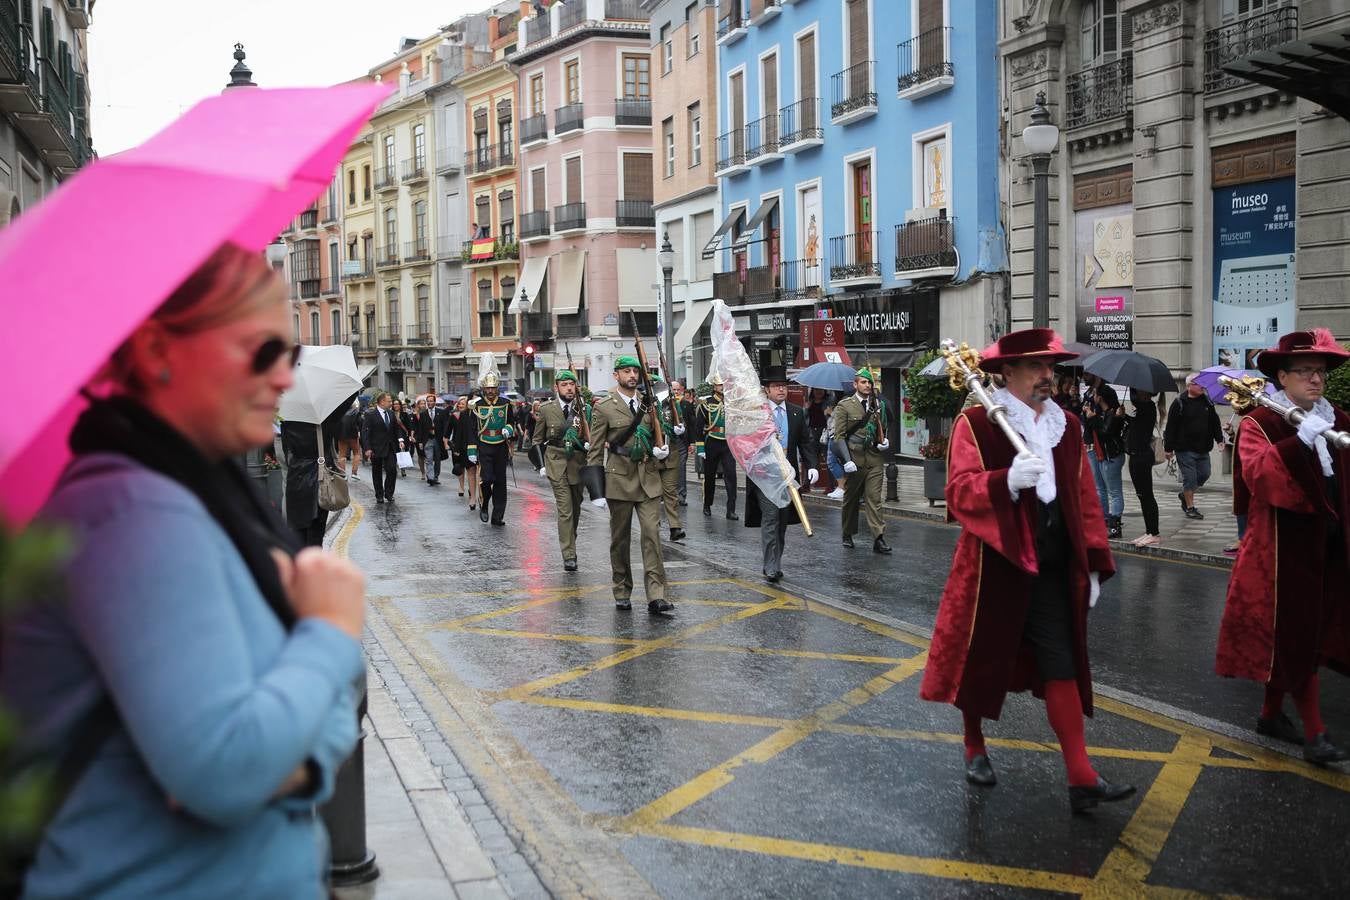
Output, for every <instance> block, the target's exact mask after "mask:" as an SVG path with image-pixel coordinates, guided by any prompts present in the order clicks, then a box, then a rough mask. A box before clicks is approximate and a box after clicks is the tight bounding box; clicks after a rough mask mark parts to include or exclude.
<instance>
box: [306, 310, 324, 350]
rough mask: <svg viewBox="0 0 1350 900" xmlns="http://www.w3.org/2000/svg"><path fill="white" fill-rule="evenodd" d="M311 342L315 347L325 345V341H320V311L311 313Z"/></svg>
mask: <svg viewBox="0 0 1350 900" xmlns="http://www.w3.org/2000/svg"><path fill="white" fill-rule="evenodd" d="M309 342H310V344H312V345H315V346H317V345H319V344H321V343H323V341H321V340H320V334H319V311H318V310H317V309H314V310H310V313H309Z"/></svg>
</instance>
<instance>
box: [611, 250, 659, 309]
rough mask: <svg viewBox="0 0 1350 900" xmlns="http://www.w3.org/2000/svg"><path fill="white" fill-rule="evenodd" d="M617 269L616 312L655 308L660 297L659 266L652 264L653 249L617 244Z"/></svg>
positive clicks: (615, 252)
mask: <svg viewBox="0 0 1350 900" xmlns="http://www.w3.org/2000/svg"><path fill="white" fill-rule="evenodd" d="M614 260H615V263H616V267H617V268H618V270H619V312H628V311H630V310H631V311H632V312H655V311H656V308H657V306H659V305H660V304H659V303H658V302H657V301H658V300H659V298H660V293H659V291H660V288H655V287H653V286H652V285H654V284H660V283H661V279H662V277H664V276H663V275H662V272H661V269H660V268H659V267H658V266H657V265H656V249H655V248H652V249H650V250H637V249H631V248H620V249H618V250H615V251H614Z"/></svg>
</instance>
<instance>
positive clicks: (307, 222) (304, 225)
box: [295, 206, 319, 231]
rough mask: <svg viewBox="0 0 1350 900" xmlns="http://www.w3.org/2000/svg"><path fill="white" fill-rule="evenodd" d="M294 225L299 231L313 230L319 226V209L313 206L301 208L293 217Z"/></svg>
mask: <svg viewBox="0 0 1350 900" xmlns="http://www.w3.org/2000/svg"><path fill="white" fill-rule="evenodd" d="M295 227H296V229H297V230H299V231H314V230H315V229H316V228H318V227H319V210H318V209H317V208H315V207H313V206H311V207H310V208H309V209H305V210H301V211H300V215H298V216H296V217H295Z"/></svg>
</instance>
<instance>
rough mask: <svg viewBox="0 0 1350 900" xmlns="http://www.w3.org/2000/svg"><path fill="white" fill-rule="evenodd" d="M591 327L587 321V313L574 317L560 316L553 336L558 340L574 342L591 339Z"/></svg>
mask: <svg viewBox="0 0 1350 900" xmlns="http://www.w3.org/2000/svg"><path fill="white" fill-rule="evenodd" d="M590 335H591V326H590V323H588V322H587V321H586V313H584V312H581V313H578V314H576V315H574V316H558V324H557V325H556V326H555V327H554V329H553V336H554V337H555V338H557V339H558V340H573V339H579V338H585V337H590Z"/></svg>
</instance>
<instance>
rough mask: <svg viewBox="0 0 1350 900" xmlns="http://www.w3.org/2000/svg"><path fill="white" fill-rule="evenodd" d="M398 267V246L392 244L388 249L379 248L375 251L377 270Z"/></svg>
mask: <svg viewBox="0 0 1350 900" xmlns="http://www.w3.org/2000/svg"><path fill="white" fill-rule="evenodd" d="M396 265H398V245H397V244H390V245H389V246H388V247H378V248H376V250H375V268H377V269H387V268H389V267H390V266H396Z"/></svg>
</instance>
